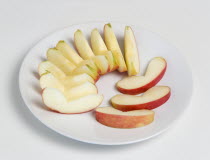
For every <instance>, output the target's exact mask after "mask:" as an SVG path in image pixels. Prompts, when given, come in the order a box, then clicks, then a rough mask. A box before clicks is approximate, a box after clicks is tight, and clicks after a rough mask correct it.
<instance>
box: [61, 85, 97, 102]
mask: <svg viewBox="0 0 210 160" xmlns="http://www.w3.org/2000/svg"><path fill="white" fill-rule="evenodd" d="M97 93H98V90H97V88H96V86H95V85H94V84H92V83H90V82H85V83H83V84H80V85H77V86H74V87H72V88H69V89H68V88H67V89H66V90H65V91H64V95H65V97H66V99H67V100H68V101H70V100H74V99H78V98H80V97H84V96H87V95H90V94H97Z"/></svg>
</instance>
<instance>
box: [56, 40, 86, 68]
mask: <svg viewBox="0 0 210 160" xmlns="http://www.w3.org/2000/svg"><path fill="white" fill-rule="evenodd" d="M56 49H58V50H59V51H61V53H62V55H63V56H64V57H65V58H66V59H68V60H69V61H71V62H72V63H73V64H74V65H76V66H77V65H78V64H80V63H81V62H82V61H83V59H82V58H81V57H80V56H79V55H78V54H77V52H76V51H75V50H74V49H72V48H71V47H70V46H69V45H68V44H67V43H66V42H65V41H59V42H58V43H57V45H56Z"/></svg>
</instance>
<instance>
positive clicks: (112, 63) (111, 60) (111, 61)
mask: <svg viewBox="0 0 210 160" xmlns="http://www.w3.org/2000/svg"><path fill="white" fill-rule="evenodd" d="M104 56H105V57H106V59H107V61H108V63H109V72H112V71H115V70H116V69H118V65H117V64H116V62H115V59H114V57H113V54H112V52H111V51H107V52H106V53H105V54H104Z"/></svg>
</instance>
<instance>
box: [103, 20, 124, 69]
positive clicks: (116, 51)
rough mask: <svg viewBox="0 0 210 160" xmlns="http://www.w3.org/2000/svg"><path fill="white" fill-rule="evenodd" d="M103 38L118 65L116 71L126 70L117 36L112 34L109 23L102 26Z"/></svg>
mask: <svg viewBox="0 0 210 160" xmlns="http://www.w3.org/2000/svg"><path fill="white" fill-rule="evenodd" d="M104 40H105V43H106V46H107V48H108V50H110V51H111V52H112V54H113V56H114V59H115V61H116V63H117V65H118V66H119V68H118V71H119V72H125V71H127V67H126V64H125V60H124V57H123V54H122V51H121V49H120V47H119V44H118V42H117V38H116V36H115V34H114V31H113V29H112V26H111V24H106V25H105V26H104Z"/></svg>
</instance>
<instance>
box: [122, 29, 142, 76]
mask: <svg viewBox="0 0 210 160" xmlns="http://www.w3.org/2000/svg"><path fill="white" fill-rule="evenodd" d="M124 37H125V38H124V45H125V61H126V65H127V69H128V75H129V76H133V75H137V74H138V73H139V71H140V65H139V54H138V49H137V45H136V41H135V37H134V33H133V31H132V29H131V27H129V26H126V27H125V36H124Z"/></svg>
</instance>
